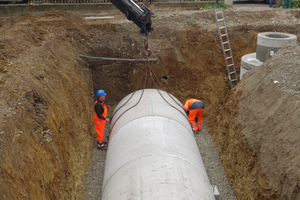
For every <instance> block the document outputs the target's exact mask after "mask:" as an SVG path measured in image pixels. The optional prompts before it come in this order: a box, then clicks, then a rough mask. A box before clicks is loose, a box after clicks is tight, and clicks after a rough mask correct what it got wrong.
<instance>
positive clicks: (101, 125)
mask: <svg viewBox="0 0 300 200" xmlns="http://www.w3.org/2000/svg"><path fill="white" fill-rule="evenodd" d="M105 97H106V93H105V92H104V90H98V92H97V100H96V101H95V110H94V122H95V128H96V132H97V140H98V141H97V146H98V148H99V149H101V148H103V147H104V129H105V122H109V119H108V118H106V114H107V108H106V105H105V103H104V100H105Z"/></svg>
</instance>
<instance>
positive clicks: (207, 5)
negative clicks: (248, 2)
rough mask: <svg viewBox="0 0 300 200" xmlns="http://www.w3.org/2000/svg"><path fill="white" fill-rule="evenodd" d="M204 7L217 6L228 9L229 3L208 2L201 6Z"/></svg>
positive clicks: (211, 7)
mask: <svg viewBox="0 0 300 200" xmlns="http://www.w3.org/2000/svg"><path fill="white" fill-rule="evenodd" d="M201 8H203V9H216V8H222V9H226V8H227V5H226V4H225V3H224V2H219V3H206V4H203V5H202V6H201Z"/></svg>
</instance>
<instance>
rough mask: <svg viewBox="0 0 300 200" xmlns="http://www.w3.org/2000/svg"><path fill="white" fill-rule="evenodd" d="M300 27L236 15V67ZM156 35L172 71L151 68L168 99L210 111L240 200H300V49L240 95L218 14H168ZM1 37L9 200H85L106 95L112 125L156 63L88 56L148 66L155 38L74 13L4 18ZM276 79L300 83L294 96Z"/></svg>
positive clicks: (278, 14) (274, 62) (1, 171)
mask: <svg viewBox="0 0 300 200" xmlns="http://www.w3.org/2000/svg"><path fill="white" fill-rule="evenodd" d="M299 18H300V14H299V11H297V10H286V9H262V8H259V9H254V8H251V10H250V9H249V10H247V9H228V10H227V11H225V20H226V23H227V27H228V32H229V38H230V43H231V47H232V50H233V55H234V58H235V64H236V66H240V59H241V57H242V56H243V55H245V54H248V53H253V52H255V51H256V39H257V34H258V33H259V32H264V31H278V32H279V31H280V32H289V33H293V34H296V35H297V36H298V37H299V35H300V33H299V30H300V28H299V24H300V23H299ZM193 20H195V22H196V23H195V24H194V25H191V23H190V22H191V21H193ZM153 26H154V28H155V30H154V32H153V33H151V34H150V36H149V46H150V49H151V50H152V56H151V58H159V59H160V60H159V62H157V63H151V64H150V65H151V67H152V68H153V69H154V71H155V73H156V75H157V76H158V77H159V78H161V77H163V76H167V77H168V81H167V82H166V83H165V84H164V87H165V88H166V90H167V91H168V92H170V93H171V94H173V95H174V96H176V97H177V98H178V99H179V100H180V101H181V102H182V103H183V102H184V101H185V100H186V99H187V98H190V97H195V98H200V99H201V100H203V102H204V103H205V105H206V110H205V114H204V119H205V120H206V122H207V126H208V127H209V130H210V133H211V134H212V136H213V139H214V140H215V141H216V143H217V145H218V147H219V154H220V157H221V161H222V164H223V167H224V169H225V173H226V176H227V179H228V182H229V183H230V184H231V185H232V188H233V191H234V193H235V195H236V196H237V198H238V199H297V198H298V199H299V177H300V176H299V173H300V169H299V163H300V162H299V146H300V145H299V140H298V138H299V124H300V123H299V116H298V113H299V106H297V105H298V104H297V101H298V100H299V93H297V91H298V90H297V89H295V88H298V87H299V81H298V82H297V80H298V79H297V77H299V58H298V55H299V54H298V49H297V48H298V46H294V47H291V49H284V50H283V51H282V52H281V53H279V54H276V56H274V57H273V58H272V59H271V60H270V62H269V61H268V62H266V63H265V64H264V66H265V67H264V68H260V69H261V71H259V70H254V71H253V73H251V75H249V76H246V77H245V80H243V81H242V82H241V83H240V84H239V85H238V86H236V88H235V89H233V90H230V87H229V84H228V80H227V75H226V70H225V67H224V60H223V56H222V52H221V46H220V44H219V39H218V34H217V30H216V25H215V20H214V15H213V11H212V10H199V11H176V12H162V13H161V14H159V17H158V18H157V19H155V20H153ZM0 33H1V34H0V52H1V54H0V188H1V193H0V199H82V198H83V195H84V183H85V179H86V176H87V170H88V166H89V164H90V161H91V154H92V149H93V148H94V147H95V137H96V135H95V130H94V126H93V120H92V116H93V104H94V93H95V91H97V90H98V89H100V88H101V89H104V90H105V91H106V92H107V94H108V96H107V99H106V102H107V105H108V109H109V115H111V114H112V112H113V108H114V107H115V106H116V104H117V103H118V102H119V101H120V100H121V99H122V98H123V97H124V96H126V95H127V94H128V93H131V92H133V91H134V90H135V89H136V87H137V85H138V82H139V80H140V77H141V74H142V73H143V72H144V69H145V63H128V62H120V61H118V62H112V61H94V60H88V59H83V58H81V57H80V55H89V56H98V57H122V58H144V55H143V43H144V38H143V37H142V36H141V35H140V34H139V30H138V28H137V27H136V26H135V25H134V24H133V23H132V22H128V21H127V20H125V19H124V18H122V17H120V18H118V19H116V20H110V21H86V20H84V18H83V17H82V16H77V15H74V14H72V13H68V12H62V11H53V12H49V13H46V14H43V15H39V16H30V15H25V16H20V17H7V18H0ZM287 52H289V53H287ZM297 59H298V60H297ZM291 61H293V62H291ZM279 63H281V64H280V65H279ZM286 65H291V67H288V68H286V67H285V68H284V66H286ZM237 68H238V67H237ZM283 69H284V70H285V71H284V70H283ZM281 70H283V71H284V73H283V74H282V73H277V72H279V71H281ZM237 71H238V72H239V69H237ZM294 75H298V76H296V77H294ZM280 78H281V79H280ZM293 78H294V79H293ZM275 79H276V80H277V79H278V80H286V81H290V80H295V82H293V84H290V85H289V87H294V89H293V91H294V92H289V87H286V84H283V83H281V82H280V84H282V85H274V82H273V83H272V81H273V80H275ZM293 85H295V86H293ZM146 87H155V86H154V85H153V84H151V82H148V83H147V86H146ZM290 89H291V88H290ZM295 92H296V93H295ZM254 103H255V104H254ZM275 105H277V106H275ZM267 108H269V109H267ZM297 152H298V154H297ZM98 159H99V160H100V161H101V162H104V161H105V154H104V155H103V156H102V157H100V158H98Z"/></svg>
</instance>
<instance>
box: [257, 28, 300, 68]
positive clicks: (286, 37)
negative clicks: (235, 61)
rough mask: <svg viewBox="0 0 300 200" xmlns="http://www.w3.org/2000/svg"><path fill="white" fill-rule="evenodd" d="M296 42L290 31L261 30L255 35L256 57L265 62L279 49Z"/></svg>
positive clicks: (295, 37)
mask: <svg viewBox="0 0 300 200" xmlns="http://www.w3.org/2000/svg"><path fill="white" fill-rule="evenodd" d="M296 43H297V36H296V35H294V34H290V33H281V32H263V33H259V34H258V36H257V48H256V58H257V59H258V60H260V61H261V62H266V61H267V60H268V59H269V58H270V57H271V56H273V55H274V53H276V52H277V51H278V50H279V49H281V48H282V47H284V46H286V45H293V44H296Z"/></svg>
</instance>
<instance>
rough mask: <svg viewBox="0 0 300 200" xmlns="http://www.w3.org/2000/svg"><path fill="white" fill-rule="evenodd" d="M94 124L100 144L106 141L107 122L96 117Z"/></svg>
mask: <svg viewBox="0 0 300 200" xmlns="http://www.w3.org/2000/svg"><path fill="white" fill-rule="evenodd" d="M94 122H95V129H96V132H97V139H98V142H103V141H104V129H105V120H104V119H100V118H99V117H97V116H95V117H94Z"/></svg>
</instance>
